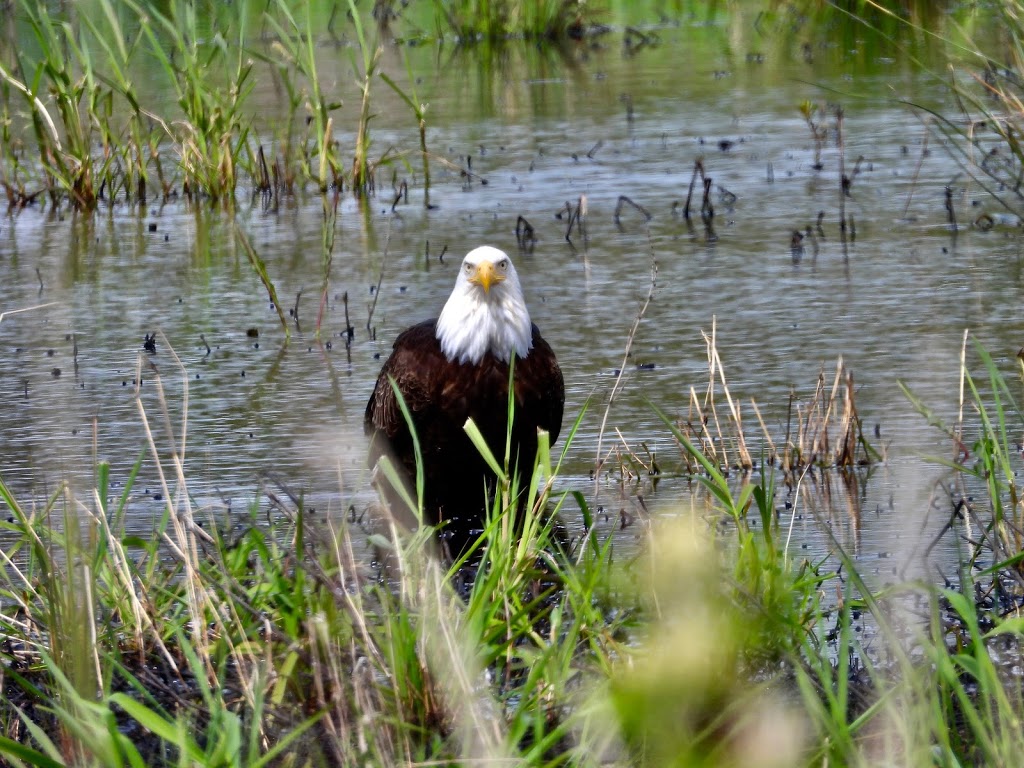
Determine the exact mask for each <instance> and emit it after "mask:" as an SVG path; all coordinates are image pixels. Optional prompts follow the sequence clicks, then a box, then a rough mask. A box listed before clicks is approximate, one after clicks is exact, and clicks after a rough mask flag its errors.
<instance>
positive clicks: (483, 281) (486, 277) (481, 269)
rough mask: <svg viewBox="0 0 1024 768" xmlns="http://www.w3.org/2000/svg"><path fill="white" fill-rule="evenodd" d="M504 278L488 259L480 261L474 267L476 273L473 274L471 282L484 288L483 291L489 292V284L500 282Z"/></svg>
mask: <svg viewBox="0 0 1024 768" xmlns="http://www.w3.org/2000/svg"><path fill="white" fill-rule="evenodd" d="M504 279H505V276H504V275H502V274H499V273H498V272H497V270H495V268H494V263H493V262H490V261H481V262H480V265H479V266H478V267H477V268H476V274H475V275H473V278H472V280H473V282H474V283H476V284H477V285H479V286H480V287H481V288H483V289H484V293H490V291H491V286H492V285H495V284H497V283H500V282H501V281H502V280H504Z"/></svg>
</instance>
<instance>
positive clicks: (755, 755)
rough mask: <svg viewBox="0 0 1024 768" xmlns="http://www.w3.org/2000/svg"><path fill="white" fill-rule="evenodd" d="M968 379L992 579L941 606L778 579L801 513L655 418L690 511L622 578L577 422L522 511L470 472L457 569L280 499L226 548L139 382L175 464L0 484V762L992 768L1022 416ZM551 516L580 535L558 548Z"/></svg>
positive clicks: (1013, 743)
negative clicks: (677, 451)
mask: <svg viewBox="0 0 1024 768" xmlns="http://www.w3.org/2000/svg"><path fill="white" fill-rule="evenodd" d="M978 359H979V360H980V362H981V365H982V366H983V369H984V371H985V374H986V378H985V386H979V384H978V383H977V382H976V381H975V379H974V378H973V377H972V376H971V375H970V373H969V372H968V369H967V365H965V366H964V381H965V388H964V391H965V396H966V397H967V401H966V403H967V404H972V405H973V406H974V408H975V409H976V411H977V413H978V419H977V420H976V421H975V422H973V424H972V423H970V422H968V423H966V424H964V425H962V426H956V425H954V426H953V427H946V426H945V425H942V426H943V429H944V431H945V432H946V433H949V434H960V435H961V436H962V438H961V439H964V440H967V441H972V443H973V448H972V453H971V455H972V456H976V457H977V459H976V461H977V463H976V464H971V465H969V466H968V465H966V464H964V462H963V461H952V462H947V463H948V464H949V466H950V468H951V469H953V470H955V471H957V472H962V473H964V474H963V477H964V482H965V484H966V486H967V487H977V486H979V485H980V486H982V487H986V488H988V491H989V499H988V502H987V503H982V502H981V501H974V502H972V503H971V505H970V507H969V508H968V511H967V514H969V515H970V516H971V522H972V524H973V525H975V526H977V529H978V530H984V531H986V534H985V539H984V541H985V542H987V544H986V546H988V547H991V550H992V552H993V553H994V555H995V557H994V560H995V562H994V563H993V564H992V565H991V566H990V567H989V568H988V569H987V570H984V571H980V572H978V573H976V574H975V575H972V572H971V568H969V567H965V568H964V570H963V573H962V574H961V577H960V581H959V583H957V584H953V585H947V586H945V587H942V588H938V587H933V586H930V585H928V584H925V583H913V584H907V585H901V586H898V587H895V588H889V589H887V590H878V589H877V588H876V587H872V586H871V585H870V584H869V583H868V582H867V580H866V578H865V577H864V576H863V575H862V574H861V573H860V571H859V570H858V567H859V566H858V563H857V562H856V561H854V560H852V559H850V558H847V557H846V556H845V555H844V554H842V552H841V550H840V549H838V544H836V547H837V557H838V559H837V560H835V561H832V562H831V564H830V563H829V562H824V561H823V562H817V563H813V562H807V561H806V560H804V559H803V558H800V557H794V556H793V554H792V553H791V552H790V551H789V543H788V540H787V536H786V530H787V527H788V525H789V524H790V521H789V520H788V519H787V518H788V517H789V516H790V515H795V514H797V510H796V509H793V510H785V511H782V510H781V507H780V506H779V502H778V500H777V495H778V493H777V491H778V488H777V486H776V483H777V481H778V480H780V479H784V478H785V477H786V474H785V473H784V472H783V471H781V469H775V468H772V467H770V466H769V465H767V464H765V463H763V462H762V463H761V464H760V467H759V470H758V471H757V472H756V473H735V472H729V471H728V467H727V466H724V465H723V463H722V462H721V461H720V460H719V458H717V457H716V456H715V455H713V454H709V453H708V452H706V451H705V450H704V449H703V448H702V447H701V446H700V444H699V443H698V442H697V441H695V440H693V439H691V437H690V436H689V434H688V433H687V432H686V431H685V430H684V429H682V428H681V427H680V426H679V425H678V423H677V421H676V419H675V418H674V417H672V416H670V415H669V414H666V413H662V412H660V411H658V412H659V414H660V415H661V418H662V420H663V422H664V424H665V428H666V430H668V432H670V433H671V435H672V436H673V438H674V439H675V440H676V441H677V442H678V444H679V445H680V446H681V449H682V450H683V451H684V452H685V454H686V456H687V457H688V458H689V460H690V461H691V462H692V463H693V466H694V467H695V472H694V475H693V476H694V479H695V481H696V482H697V483H698V484H699V486H700V487H701V488H702V489H703V491H704V492H703V493H698V494H696V495H695V496H694V498H693V500H692V501H691V502H690V504H691V505H692V507H693V509H692V511H691V512H690V513H681V514H680V515H678V516H676V517H675V519H674V520H672V519H666V520H652V521H649V523H648V528H647V531H648V534H649V535H648V538H647V544H646V546H645V548H644V551H643V552H642V553H641V554H640V555H637V556H632V557H630V558H626V559H624V558H623V556H622V555H621V553H618V552H617V551H616V549H615V544H614V538H613V537H610V536H609V537H602V536H600V535H599V531H598V529H597V528H595V527H594V525H593V524H594V518H593V515H592V514H591V513H590V510H589V509H588V508H587V503H586V500H585V498H583V497H582V496H581V495H579V494H566V493H564V492H562V491H560V490H558V489H559V487H560V475H561V469H560V467H561V462H562V460H563V459H564V457H565V456H566V455H567V453H570V452H571V451H572V450H573V448H572V443H573V439H574V437H575V434H576V432H577V430H578V429H579V426H580V425H581V424H582V423H583V422H584V420H585V419H586V418H587V414H586V412H583V413H581V414H579V417H578V418H577V419H576V420H575V422H574V424H573V426H572V427H571V428H570V430H569V435H568V436H567V438H566V440H565V443H564V444H563V448H562V452H561V454H560V458H557V459H556V457H554V456H553V455H552V453H551V451H550V449H549V447H548V445H547V442H546V440H544V439H543V438H542V439H541V440H540V450H539V452H538V453H539V455H538V460H537V463H536V465H535V467H534V469H533V472H532V473H527V475H526V476H525V477H524V479H523V484H524V487H523V488H520V487H518V482H519V481H518V480H517V479H516V478H517V476H518V475H517V473H515V472H511V471H508V467H509V463H508V461H509V459H508V457H504V458H503V459H499V458H498V457H495V456H489V457H488V458H489V463H492V464H493V465H494V466H495V468H496V469H497V471H498V473H499V476H500V478H501V483H500V484H499V490H498V493H496V496H495V499H494V506H493V508H492V510H491V514H490V516H489V517H488V520H487V524H486V529H485V531H484V533H483V534H482V536H481V538H480V540H479V542H478V543H477V545H476V547H475V549H474V550H473V551H472V552H470V553H468V554H467V555H466V557H464V558H462V559H460V560H459V561H457V562H455V563H451V564H447V565H446V564H445V563H444V562H443V561H440V560H438V559H437V558H436V557H435V556H433V555H431V554H430V552H431V551H432V550H433V547H432V546H430V542H431V540H432V535H431V532H430V531H429V530H428V529H423V530H420V531H418V532H416V533H414V534H411V535H410V534H403V533H401V532H399V531H398V530H397V529H395V528H394V527H385V529H384V530H383V531H381V530H378V531H369V530H363V529H361V528H360V527H358V526H357V525H356V524H354V523H347V522H344V521H341V520H336V519H335V518H333V517H328V518H324V517H323V515H318V516H316V517H313V516H311V515H310V514H308V513H307V511H306V510H305V508H304V505H303V503H302V500H301V497H300V496H297V495H289V494H288V493H287V489H281V490H282V491H285V492H279V491H275V492H274V496H275V499H276V502H275V504H276V506H275V509H276V514H275V515H274V516H272V517H271V519H270V522H269V525H268V523H266V522H263V521H262V518H264V517H265V514H264V512H263V511H262V510H261V507H260V504H259V499H258V498H257V499H255V500H254V503H253V505H252V508H251V510H250V512H249V513H248V514H243V515H242V516H241V518H237V517H236V518H235V519H234V520H233V521H232V523H231V525H230V527H228V528H225V527H224V526H225V523H226V522H227V521H226V519H222V518H221V516H220V515H219V514H215V515H213V516H210V517H209V518H208V519H204V518H206V517H207V515H206V513H205V512H202V511H200V510H197V509H195V508H194V507H193V506H192V504H191V501H190V497H189V494H188V492H187V481H188V478H187V477H186V476H184V474H183V467H184V466H185V461H184V459H185V456H186V455H187V450H188V447H187V432H186V430H185V429H184V425H183V424H177V425H174V424H173V418H172V414H174V413H176V412H178V411H179V410H180V411H181V412H186V411H187V407H186V406H187V397H188V389H187V381H188V376H187V374H186V372H185V371H184V370H182V371H181V376H182V384H183V389H182V391H183V392H184V395H183V397H184V398H186V400H185V401H184V402H182V403H180V404H178V405H175V404H172V403H169V402H167V401H166V399H165V398H164V395H163V394H162V392H163V390H162V382H161V381H160V379H159V378H158V377H157V378H156V379H153V378H152V377H151V379H150V380H151V383H152V384H153V385H154V391H155V392H156V393H157V395H156V396H155V399H149V400H146V401H145V402H144V401H143V400H141V399H140V400H139V408H140V411H139V418H140V419H141V420H142V422H143V425H144V426H146V433H147V435H152V433H151V432H150V430H149V428H148V425H149V422H150V420H151V418H153V416H151V414H150V411H151V410H154V409H155V416H156V418H158V419H159V420H161V421H162V422H164V424H165V426H164V428H163V430H162V434H165V435H167V436H168V437H167V438H165V439H167V440H170V441H171V443H172V444H171V445H170V446H167V445H161V446H158V445H157V444H156V442H155V439H154V438H153V437H152V436H150V437H148V438H147V439H148V444H147V445H146V446H145V448H144V450H143V451H142V452H141V453H140V455H139V457H138V458H137V460H136V462H135V463H134V468H133V469H132V470H131V471H130V472H129V473H128V475H127V476H126V477H124V478H120V477H119V478H114V477H112V476H111V469H110V465H109V464H108V463H107V462H105V461H102V460H100V461H98V463H97V468H96V473H95V486H94V488H93V489H92V490H91V492H89V493H88V494H87V495H85V496H76V495H75V494H73V493H72V492H71V490H70V489H69V488H67V487H61V488H59V489H58V490H57V491H56V492H55V493H54V494H53V495H52V496H51V497H50V498H49V499H48V501H47V503H46V504H45V505H43V506H41V507H39V508H35V509H33V508H26V507H25V506H23V505H22V504H21V503H20V502H19V500H18V499H16V498H15V497H14V496H13V495H12V494H11V492H10V491H9V489H8V488H7V486H6V485H4V484H3V482H2V479H0V501H2V503H3V505H4V506H5V507H6V510H7V512H6V515H8V516H9V517H10V522H7V523H0V528H2V529H3V541H4V542H5V543H4V545H3V547H2V549H0V558H2V559H3V563H4V567H3V568H2V569H0V580H2V581H0V583H2V588H0V606H2V607H0V628H2V631H3V634H4V636H5V638H6V640H5V643H4V645H3V646H2V648H0V654H2V656H3V659H4V665H3V666H2V668H0V673H2V676H3V685H4V691H5V699H4V703H3V704H0V729H2V730H0V756H2V759H4V760H6V761H8V762H12V763H16V764H22V765H39V766H44V765H60V764H68V763H74V764H76V765H97V766H98V765H159V764H182V763H187V764H190V765H238V766H242V765H263V764H270V763H276V762H278V761H279V760H281V759H284V756H285V755H292V756H293V758H292V759H293V760H298V762H299V763H300V764H308V765H338V764H345V765H348V764H362V763H373V764H394V763H396V762H404V763H417V762H431V761H433V762H444V763H453V764H474V763H477V762H480V761H484V762H493V761H515V762H519V763H526V764H531V765H532V764H537V765H566V764H573V765H599V764H607V763H608V762H613V763H628V764H636V765H665V764H673V765H684V766H698V765H793V764H798V763H806V764H810V765H824V764H828V765H837V764H838V765H873V764H878V763H879V762H883V763H893V762H896V763H902V764H912V765H919V764H931V761H933V760H934V761H936V762H937V764H940V765H955V764H960V765H962V764H967V763H973V764H979V763H984V764H992V765H1009V764H1013V760H1014V759H1015V757H1014V756H1015V755H1018V754H1020V750H1021V749H1024V743H1022V742H1024V736H1021V735H1020V731H1019V728H1016V727H1015V725H1014V724H1015V723H1016V722H1017V721H1018V720H1019V717H1020V714H1021V712H1022V711H1024V710H1022V708H1021V707H1022V701H1021V692H1020V687H1019V686H1016V685H1013V684H1012V675H1009V674H1008V673H1009V671H1010V670H1009V666H1008V664H1009V663H1010V662H1009V661H1008V659H1012V658H1013V655H1012V654H1015V653H1016V651H1015V650H1013V649H1016V648H1017V647H1018V643H1019V641H1020V638H1021V633H1022V632H1024V624H1022V622H1021V620H1020V619H1019V618H1018V617H1016V615H1015V614H1014V613H1011V614H1009V615H1007V614H1005V610H1004V609H1001V608H998V607H997V606H998V605H1005V604H1006V603H1005V601H1006V600H1007V599H1011V600H1012V598H1011V597H1010V595H1011V593H1010V592H1009V591H1008V590H1007V588H1006V585H1007V584H1008V583H1009V581H1012V580H1014V579H1017V578H1019V577H1018V576H1017V575H1016V564H1017V562H1018V561H1019V559H1020V549H1019V546H1018V545H1017V543H1016V539H1015V538H1014V531H1015V530H1017V526H1016V524H1015V523H1014V521H1015V520H1016V516H1017V515H1019V512H1018V511H1016V509H1015V506H1013V505H1012V504H1011V502H1012V499H1013V498H1014V493H1015V490H1014V489H1015V485H1014V483H1015V479H1014V478H1013V475H1012V472H1011V473H1007V472H1005V471H1004V468H1010V467H1012V464H1013V459H1012V457H1013V456H1014V455H1015V454H1014V453H1013V449H1012V441H1013V439H1014V437H1013V436H1014V435H1015V434H1018V433H1019V432H1020V431H1021V430H1024V420H1022V419H1021V417H1020V415H1019V413H1018V412H1017V409H1016V406H1015V405H1014V404H1013V401H1012V398H1010V393H1009V388H1008V387H1007V386H1006V383H1005V380H1004V379H1003V375H1002V373H1001V372H1000V371H999V369H998V367H997V365H996V364H995V362H993V361H992V359H991V358H990V357H989V356H987V355H986V354H984V352H983V351H982V350H979V351H978ZM719 362H720V361H719ZM144 406H145V407H144ZM179 406H180V407H179ZM932 418H933V417H932ZM973 432H976V436H975V437H974V438H972V437H971V436H970V433H973ZM170 435H176V436H175V437H174V438H171V437H169V436H170ZM481 445H482V441H481ZM482 448H483V449H484V450H485V452H486V451H487V449H486V446H484V445H482ZM145 460H149V461H152V462H154V463H155V464H156V466H157V467H158V469H159V471H160V475H161V478H162V480H161V484H162V486H163V491H164V493H165V496H164V498H165V500H166V501H165V508H164V511H163V515H162V517H161V519H160V521H159V522H158V524H157V525H156V527H155V529H154V531H153V532H152V534H151V535H149V536H142V537H140V536H137V535H136V536H131V535H127V534H126V533H125V530H124V522H125V518H126V516H127V515H128V514H129V510H130V507H131V505H132V504H133V503H134V498H135V495H136V489H135V486H134V478H135V476H136V473H137V472H138V471H139V468H140V467H141V465H142V462H143V461H145ZM822 471H840V470H838V469H829V470H825V469H823V470H822ZM114 480H117V481H119V482H123V490H122V491H121V493H120V494H119V495H118V496H116V497H114V496H112V495H111V491H112V488H113V487H114V482H113V481H114ZM417 495H418V496H420V497H422V495H421V494H417ZM520 496H522V497H524V503H522V504H520V503H517V499H518V498H519V497H520ZM289 498H293V499H294V500H293V501H291V502H289V501H287V499H289ZM283 500H284V501H283ZM411 503H413V504H416V503H417V502H416V501H415V500H411ZM549 507H550V508H551V509H549ZM552 509H553V511H554V512H556V513H557V514H558V515H560V516H561V517H562V518H563V519H565V520H570V521H571V520H573V519H575V518H576V517H580V518H582V520H583V521H584V523H585V525H584V527H583V528H582V529H580V528H578V527H577V526H575V525H570V526H569V528H568V530H567V532H566V533H560V532H558V529H557V528H556V527H555V525H556V523H555V518H554V517H552V515H551V514H549V513H548V512H549V511H551V510H552ZM517 517H518V519H516V518H517ZM709 518H710V521H711V522H712V523H714V524H713V525H709V524H708V520H709ZM385 519H386V518H385ZM200 523H205V524H203V525H200ZM365 539H369V540H371V541H373V542H375V543H376V544H377V545H378V546H379V547H381V548H382V549H383V550H384V551H385V552H386V553H387V556H386V558H385V560H386V562H387V564H388V565H387V567H386V571H385V572H384V573H383V574H375V573H374V571H373V570H372V569H371V568H370V567H369V563H368V562H367V561H366V557H367V556H366V555H357V552H360V551H363V545H362V544H361V543H360V540H365ZM965 565H968V564H966V563H965ZM1008 580H1009V581H1008ZM1000 595H1002V597H1000ZM986 596H991V597H992V598H993V599H992V600H989V598H987V597H986ZM1000 601H1003V602H1000ZM908 618H909V619H910V620H909V621H908ZM865 622H867V623H870V625H871V626H874V627H875V628H876V630H877V631H876V632H875V633H874V634H873V637H874V639H873V640H872V641H871V642H870V643H865V642H864V641H863V640H862V639H861V635H860V634H859V633H858V632H856V631H855V626H856V625H860V624H864V623H865ZM1008 653H1009V654H1011V655H1009V656H1008V655H1007V654H1008ZM766 745H770V748H766Z"/></svg>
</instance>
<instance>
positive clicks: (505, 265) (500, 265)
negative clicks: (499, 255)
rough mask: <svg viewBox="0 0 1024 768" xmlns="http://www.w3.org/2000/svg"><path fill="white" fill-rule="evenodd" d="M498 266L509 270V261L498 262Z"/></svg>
mask: <svg viewBox="0 0 1024 768" xmlns="http://www.w3.org/2000/svg"><path fill="white" fill-rule="evenodd" d="M498 266H499V267H501V268H502V269H508V259H502V260H501V261H499V262H498Z"/></svg>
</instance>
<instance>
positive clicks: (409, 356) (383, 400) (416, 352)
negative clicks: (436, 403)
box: [363, 320, 444, 461]
mask: <svg viewBox="0 0 1024 768" xmlns="http://www.w3.org/2000/svg"><path fill="white" fill-rule="evenodd" d="M436 322H437V321H436V320H426V321H424V322H422V323H419V324H417V325H414V326H412V327H411V328H407V329H406V330H405V331H403V332H402V333H400V334H399V335H398V338H396V339H395V344H394V347H393V349H392V352H391V356H390V357H388V359H387V362H385V363H384V366H383V367H382V368H381V370H380V375H379V376H378V377H377V384H376V386H375V387H374V388H373V394H372V395H371V396H370V400H369V402H368V403H367V404H366V415H365V417H364V419H363V429H364V431H365V432H366V434H368V435H370V434H373V433H374V432H383V433H384V434H385V435H386V436H387V437H388V439H393V438H394V437H395V436H396V435H397V434H398V433H399V432H403V431H405V430H407V426H406V423H405V417H404V416H403V415H402V409H401V407H400V406H399V404H398V398H397V397H396V396H395V390H394V388H393V387H392V386H391V379H394V380H395V383H396V384H397V385H398V390H399V391H400V392H401V393H402V397H403V398H404V399H405V404H406V406H407V407H408V408H409V410H410V411H411V412H412V413H414V414H415V413H419V412H420V411H423V410H424V409H425V408H428V407H429V406H430V405H431V401H432V396H433V388H434V386H435V385H434V383H433V381H432V380H433V377H434V375H436V370H437V368H438V366H439V365H440V363H442V362H443V361H444V355H443V354H442V353H441V347H440V344H438V341H437V336H436V334H435V331H434V326H435V325H436ZM373 460H376V459H375V457H373V458H372V459H371V461H373Z"/></svg>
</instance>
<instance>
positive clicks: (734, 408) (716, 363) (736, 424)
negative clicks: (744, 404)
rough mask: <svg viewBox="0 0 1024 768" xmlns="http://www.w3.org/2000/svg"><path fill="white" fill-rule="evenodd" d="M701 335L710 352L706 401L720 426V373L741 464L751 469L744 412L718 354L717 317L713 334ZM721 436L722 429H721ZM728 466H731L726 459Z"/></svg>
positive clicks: (702, 333) (712, 321)
mask: <svg viewBox="0 0 1024 768" xmlns="http://www.w3.org/2000/svg"><path fill="white" fill-rule="evenodd" d="M701 336H703V337H704V343H705V344H706V345H707V353H708V375H709V381H708V393H707V397H706V398H705V403H706V404H707V403H709V404H710V406H711V412H712V415H713V416H714V417H715V426H716V428H718V414H717V412H716V411H715V407H714V383H715V374H716V373H717V374H718V379H719V381H721V383H722V392H723V393H724V394H725V400H726V403H728V405H729V414H730V415H731V416H732V425H733V430H734V432H735V435H736V452H737V454H738V459H739V466H740V467H741V468H742V469H745V470H746V469H750V468H751V467H753V466H754V463H753V461H752V459H751V458H750V451H748V450H747V443H746V440H745V439H744V437H743V414H742V412H741V411H740V406H739V404H738V403H737V402H736V401H735V400H733V398H732V394H731V393H730V392H729V384H728V382H727V381H726V379H725V367H724V366H723V365H722V358H721V357H719V355H718V346H717V343H716V338H717V325H716V320H715V318H712V320H711V336H710V337H708V335H707V334H706V333H704V332H703V331H701ZM719 436H721V430H720V429H719ZM722 448H723V454H724V450H725V443H724V441H723V442H722ZM726 466H729V464H728V461H726Z"/></svg>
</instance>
